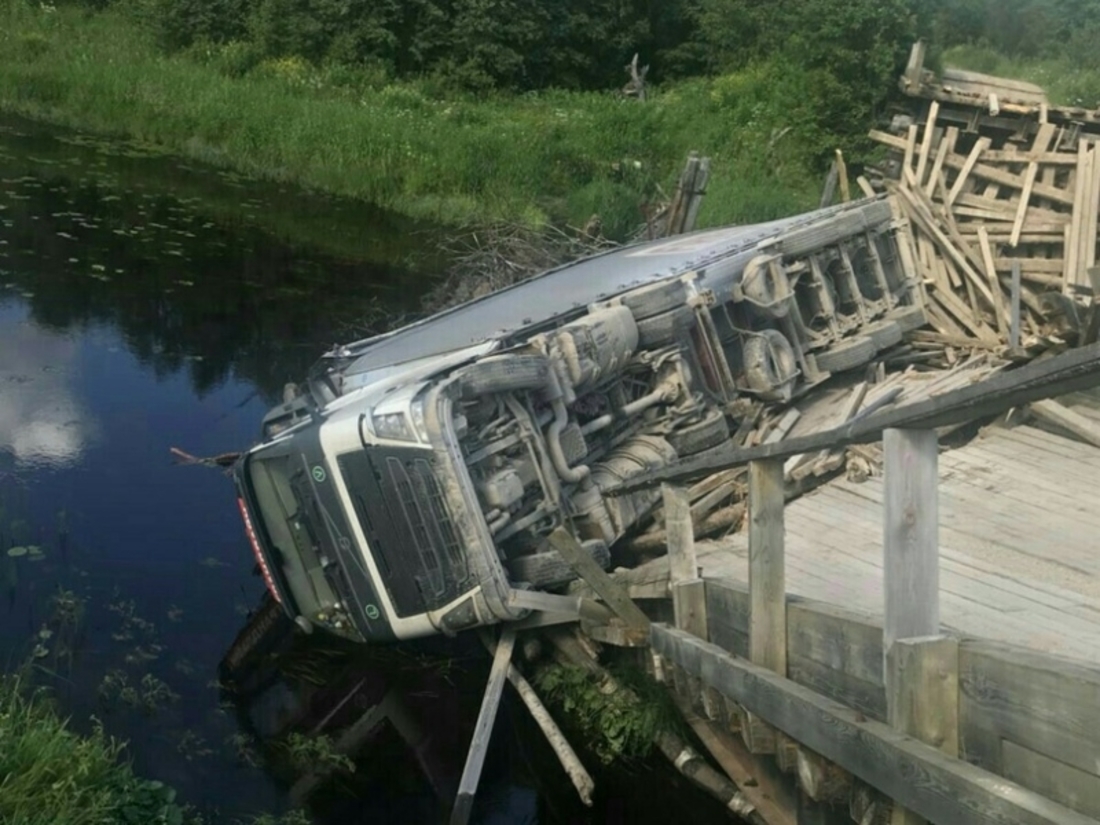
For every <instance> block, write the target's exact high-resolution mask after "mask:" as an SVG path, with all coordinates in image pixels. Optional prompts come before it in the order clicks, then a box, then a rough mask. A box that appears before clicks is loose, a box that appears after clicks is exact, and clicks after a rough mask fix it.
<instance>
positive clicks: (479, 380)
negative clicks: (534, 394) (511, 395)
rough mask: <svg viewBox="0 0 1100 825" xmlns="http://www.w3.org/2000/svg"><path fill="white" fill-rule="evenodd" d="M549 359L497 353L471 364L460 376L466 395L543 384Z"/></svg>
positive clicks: (528, 387) (535, 386)
mask: <svg viewBox="0 0 1100 825" xmlns="http://www.w3.org/2000/svg"><path fill="white" fill-rule="evenodd" d="M549 378H550V363H549V362H548V361H547V360H546V359H545V358H543V357H542V356H541V355H497V356H493V357H490V358H483V359H482V360H480V361H478V362H476V363H475V364H473V365H471V366H470V367H469V368H468V369H467V370H466V371H465V372H464V373H463V374H462V378H461V379H460V380H461V384H462V394H463V396H464V397H466V398H474V397H476V396H479V395H487V394H490V393H495V392H511V391H513V390H533V389H538V388H539V387H544V386H546V382H547V381H548V380H549Z"/></svg>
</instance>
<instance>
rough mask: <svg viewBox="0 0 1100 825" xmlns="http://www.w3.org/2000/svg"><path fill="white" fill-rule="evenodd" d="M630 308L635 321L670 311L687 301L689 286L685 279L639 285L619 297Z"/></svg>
mask: <svg viewBox="0 0 1100 825" xmlns="http://www.w3.org/2000/svg"><path fill="white" fill-rule="evenodd" d="M619 301H620V303H622V305H623V306H624V307H626V308H627V309H629V310H630V313H631V314H632V315H633V316H634V320H635V321H641V320H643V319H644V318H652V317H653V316H654V315H660V314H661V313H663V312H669V311H670V310H673V309H676V308H677V307H682V306H685V305H686V303H687V287H686V286H685V285H684V282H683V281H680V280H673V281H662V282H660V283H657V284H652V285H649V286H643V287H638V288H637V289H635V290H632V291H630V292H628V293H626V294H625V295H623V296H622V298H620V299H619Z"/></svg>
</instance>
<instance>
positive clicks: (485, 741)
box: [450, 549, 588, 825]
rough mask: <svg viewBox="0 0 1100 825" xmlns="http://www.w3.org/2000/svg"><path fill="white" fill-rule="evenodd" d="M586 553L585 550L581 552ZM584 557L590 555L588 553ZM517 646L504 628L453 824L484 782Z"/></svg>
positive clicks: (464, 817)
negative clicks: (513, 653) (509, 670)
mask: <svg viewBox="0 0 1100 825" xmlns="http://www.w3.org/2000/svg"><path fill="white" fill-rule="evenodd" d="M582 552H583V549H582ZM585 555H588V554H587V553H585ZM515 644H516V631H515V628H513V627H509V626H507V625H505V627H504V630H503V631H502V632H501V634H500V642H499V643H498V644H497V649H496V652H495V653H494V654H493V666H492V668H491V669H490V670H489V681H488V683H487V684H486V685H485V695H484V697H482V700H481V710H480V712H479V713H478V716H477V723H476V724H475V725H474V736H473V739H472V741H471V742H470V750H469V752H468V753H467V754H466V766H465V767H464V768H463V769H462V778H461V779H460V780H459V783H458V796H457V797H456V798H455V804H454V808H452V809H451V820H450V823H451V825H466V823H467V822H469V820H470V813H471V812H472V811H473V807H474V795H475V794H476V793H477V786H478V783H479V782H480V781H481V769H482V768H483V767H484V766H485V754H486V753H487V752H488V750H489V739H490V738H491V737H492V735H493V724H494V723H495V722H496V718H497V709H498V708H499V707H500V697H501V695H502V694H503V693H504V681H505V680H506V679H507V678H508V667H509V666H510V665H511V663H512V650H513V648H514V647H515Z"/></svg>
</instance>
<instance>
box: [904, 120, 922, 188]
mask: <svg viewBox="0 0 1100 825" xmlns="http://www.w3.org/2000/svg"><path fill="white" fill-rule="evenodd" d="M917 133H918V129H917V124H915V123H914V124H911V125H910V126H909V131H908V134H907V135H906V138H905V155H904V157H903V159H902V162H901V171H902V179H903V180H904V176H905V175H906V174H907V173H909V172H912V171H913V155H914V153H915V152H916V148H917Z"/></svg>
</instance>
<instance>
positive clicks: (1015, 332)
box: [1008, 262, 1023, 352]
mask: <svg viewBox="0 0 1100 825" xmlns="http://www.w3.org/2000/svg"><path fill="white" fill-rule="evenodd" d="M1020 274H1021V273H1020V264H1019V263H1018V262H1014V263H1013V265H1012V299H1011V301H1010V303H1009V327H1008V347H1009V349H1010V350H1012V351H1013V352H1015V351H1016V350H1018V349H1019V348H1020V333H1021V328H1020V301H1021V300H1022V297H1023V295H1022V293H1023V284H1021V283H1020Z"/></svg>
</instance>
